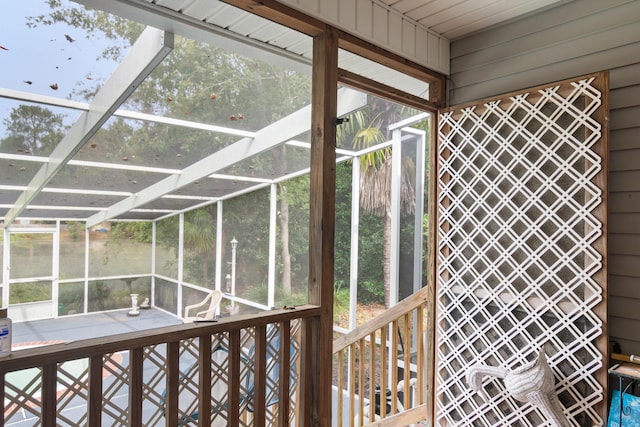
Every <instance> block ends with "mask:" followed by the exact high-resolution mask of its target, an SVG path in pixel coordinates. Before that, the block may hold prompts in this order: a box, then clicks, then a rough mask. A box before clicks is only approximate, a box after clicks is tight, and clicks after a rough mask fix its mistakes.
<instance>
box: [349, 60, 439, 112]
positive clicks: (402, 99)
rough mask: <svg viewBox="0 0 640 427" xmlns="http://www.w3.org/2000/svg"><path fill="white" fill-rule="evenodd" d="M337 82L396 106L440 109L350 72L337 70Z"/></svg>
mask: <svg viewBox="0 0 640 427" xmlns="http://www.w3.org/2000/svg"><path fill="white" fill-rule="evenodd" d="M338 81H339V82H340V83H341V84H343V85H345V86H351V87H353V88H355V89H359V90H362V91H363V92H368V93H371V94H372V95H375V96H377V97H380V98H384V99H388V100H390V101H393V102H397V103H398V104H404V105H407V106H409V107H412V108H415V109H417V110H425V111H429V112H432V113H435V112H437V111H438V108H440V107H441V106H440V105H439V104H437V103H435V102H431V101H429V100H426V99H424V98H420V97H419V96H415V95H411V94H409V93H406V92H404V91H401V90H400V89H396V88H394V87H391V86H387V85H385V84H382V83H379V82H377V81H375V80H371V79H369V78H367V77H364V76H361V75H358V74H355V73H352V72H351V71H347V70H343V69H342V68H339V69H338Z"/></svg>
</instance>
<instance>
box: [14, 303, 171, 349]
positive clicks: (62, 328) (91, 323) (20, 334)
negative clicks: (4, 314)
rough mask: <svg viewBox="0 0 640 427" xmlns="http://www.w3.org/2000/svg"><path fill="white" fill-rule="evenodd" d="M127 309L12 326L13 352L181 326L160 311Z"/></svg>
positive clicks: (17, 323) (19, 323) (169, 315)
mask: <svg viewBox="0 0 640 427" xmlns="http://www.w3.org/2000/svg"><path fill="white" fill-rule="evenodd" d="M129 311H130V310H129V309H125V310H116V311H108V312H100V313H92V314H84V315H77V316H65V317H61V318H58V319H45V320H35V321H29V322H16V323H14V324H13V344H12V348H13V350H19V349H20V348H21V347H28V346H33V345H46V344H52V343H55V342H59V341H75V340H81V339H87V338H98V337H104V336H110V335H117V334H123V333H127V332H135V331H141V330H147V329H154V328H162V327H165V326H171V325H179V324H181V323H182V321H181V320H180V319H178V318H177V317H175V316H173V315H171V314H168V313H166V312H164V311H162V310H156V309H153V308H151V309H148V310H140V315H138V316H129V315H128V312H129Z"/></svg>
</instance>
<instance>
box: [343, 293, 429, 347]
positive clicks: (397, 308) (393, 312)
mask: <svg viewBox="0 0 640 427" xmlns="http://www.w3.org/2000/svg"><path fill="white" fill-rule="evenodd" d="M427 292H428V290H427V288H422V289H420V290H419V291H418V292H416V293H414V294H413V295H410V296H408V297H407V298H405V299H403V300H402V304H396V305H394V306H393V307H391V308H390V309H388V310H386V311H385V312H384V313H383V314H381V315H380V316H377V317H375V318H373V319H371V320H370V321H368V322H367V323H364V324H362V325H360V326H358V327H357V328H355V329H354V330H352V331H350V332H348V333H347V334H345V335H342V336H340V337H338V338H336V340H335V341H334V342H333V353H337V352H338V351H340V350H342V349H344V348H346V347H348V346H350V345H351V344H353V343H355V342H358V340H360V338H362V337H363V336H366V335H369V334H371V333H373V332H375V331H377V330H378V329H380V328H382V327H384V326H385V325H388V324H389V323H390V322H391V321H392V320H394V319H397V318H398V317H400V316H402V315H404V314H406V313H408V312H410V311H411V310H415V309H416V307H418V306H420V305H423V304H425V303H426V302H427Z"/></svg>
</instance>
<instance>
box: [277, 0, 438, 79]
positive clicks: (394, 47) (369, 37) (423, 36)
mask: <svg viewBox="0 0 640 427" xmlns="http://www.w3.org/2000/svg"><path fill="white" fill-rule="evenodd" d="M280 2H281V3H283V4H286V5H287V6H290V7H292V8H295V9H298V10H300V11H301V12H304V13H305V14H308V15H309V16H312V17H314V18H317V19H320V20H322V21H324V22H327V23H329V24H331V25H333V26H335V27H337V28H340V29H341V30H344V31H346V32H349V33H351V34H353V35H354V36H357V37H359V38H361V39H363V40H366V41H368V42H371V43H373V44H376V45H378V46H380V47H383V48H385V49H388V50H389V51H391V52H393V53H395V54H398V55H400V56H403V57H405V58H407V59H409V60H411V61H413V62H415V63H417V64H420V65H423V66H425V67H427V68H430V69H432V70H434V71H437V72H440V73H442V74H448V73H449V40H447V39H446V38H445V37H442V36H441V35H439V34H437V33H435V32H433V31H430V30H429V29H427V27H425V26H423V25H421V24H419V23H417V22H415V21H413V20H411V19H409V18H407V17H405V16H402V15H400V14H399V13H397V12H395V11H393V10H391V9H390V8H388V7H386V6H385V5H384V4H382V3H380V2H377V1H375V0H280Z"/></svg>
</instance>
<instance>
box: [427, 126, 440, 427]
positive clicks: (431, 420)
mask: <svg viewBox="0 0 640 427" xmlns="http://www.w3.org/2000/svg"><path fill="white" fill-rule="evenodd" d="M438 129H439V117H438V114H434V115H433V116H432V117H431V122H430V124H429V132H430V138H429V188H428V191H429V197H428V198H427V199H428V203H427V227H428V231H429V233H428V235H427V239H428V243H427V247H428V251H429V252H428V254H427V266H426V268H427V291H426V292H427V303H426V308H427V315H426V318H427V330H426V331H425V341H426V347H427V348H426V351H425V357H426V359H427V365H426V383H427V384H426V386H427V389H426V392H427V396H426V401H427V403H426V405H427V424H428V425H435V410H436V409H435V408H436V405H435V394H436V393H435V390H436V388H435V384H436V369H435V367H436V334H435V327H436V326H435V325H436V283H437V279H436V278H437V276H438V275H437V264H436V258H437V253H438V209H437V205H438V174H439V170H438V156H439V155H438V153H439V149H438Z"/></svg>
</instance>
